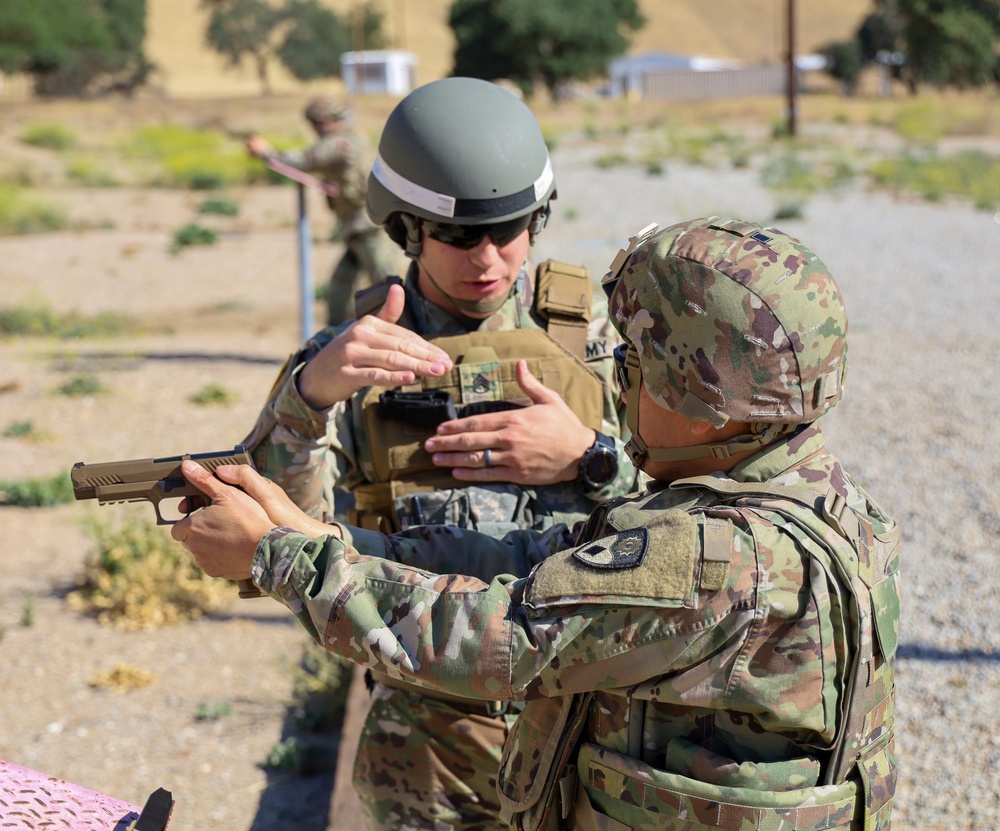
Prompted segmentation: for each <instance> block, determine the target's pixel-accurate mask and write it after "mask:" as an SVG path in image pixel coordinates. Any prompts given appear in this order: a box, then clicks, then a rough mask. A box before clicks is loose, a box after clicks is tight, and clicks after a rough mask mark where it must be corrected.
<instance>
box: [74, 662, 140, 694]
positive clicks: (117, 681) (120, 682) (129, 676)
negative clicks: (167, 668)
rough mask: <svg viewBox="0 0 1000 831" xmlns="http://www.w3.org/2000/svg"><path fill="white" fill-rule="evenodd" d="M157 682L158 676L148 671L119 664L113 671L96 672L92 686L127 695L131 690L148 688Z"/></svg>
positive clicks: (91, 681)
mask: <svg viewBox="0 0 1000 831" xmlns="http://www.w3.org/2000/svg"><path fill="white" fill-rule="evenodd" d="M155 680H156V676H155V675H154V674H153V673H151V672H150V671H149V670H148V669H141V668H140V667H133V666H129V665H128V664H118V665H117V666H116V667H114V668H113V669H106V670H100V671H98V672H95V673H94V676H93V678H91V679H90V686H92V687H97V688H98V689H104V690H111V691H112V692H116V693H127V692H129V691H130V690H138V689H141V688H142V687H148V686H149V685H150V684H152V683H153V682H154V681H155Z"/></svg>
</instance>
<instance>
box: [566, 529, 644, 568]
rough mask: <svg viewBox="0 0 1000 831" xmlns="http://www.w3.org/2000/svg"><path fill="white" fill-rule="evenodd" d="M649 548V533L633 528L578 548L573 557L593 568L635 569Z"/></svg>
mask: <svg viewBox="0 0 1000 831" xmlns="http://www.w3.org/2000/svg"><path fill="white" fill-rule="evenodd" d="M648 547H649V532H648V531H647V530H646V529H645V528H632V529H630V530H628V531H622V532H621V533H620V534H615V535H614V536H613V537H604V538H603V539H600V540H597V541H596V542H593V543H591V544H590V545H585V546H583V548H578V549H576V551H574V552H573V557H574V559H576V560H577V561H578V562H581V563H583V564H584V565H585V566H590V567H591V568H612V569H618V568H635V567H636V566H637V565H640V564H641V563H642V561H643V560H644V559H645V558H646V549H647V548H648Z"/></svg>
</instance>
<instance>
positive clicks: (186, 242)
mask: <svg viewBox="0 0 1000 831" xmlns="http://www.w3.org/2000/svg"><path fill="white" fill-rule="evenodd" d="M218 239H219V235H218V234H217V233H216V232H215V231H213V230H212V229H211V228H206V227H205V226H204V225H199V224H198V223H197V222H189V223H188V224H187V225H184V226H182V227H180V228H178V229H177V230H176V231H175V232H174V237H173V240H172V241H171V243H170V253H171V254H178V253H179V252H180V251H181V250H182V249H184V248H187V247H188V246H190V245H214V244H215V243H216V241H217V240H218Z"/></svg>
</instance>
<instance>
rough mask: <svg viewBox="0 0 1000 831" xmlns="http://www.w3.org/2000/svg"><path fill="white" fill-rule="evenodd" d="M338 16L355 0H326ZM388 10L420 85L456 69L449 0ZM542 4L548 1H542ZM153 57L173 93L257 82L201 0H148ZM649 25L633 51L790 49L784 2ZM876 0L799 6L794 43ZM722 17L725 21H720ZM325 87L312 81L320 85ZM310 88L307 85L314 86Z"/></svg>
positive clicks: (701, 8)
mask: <svg viewBox="0 0 1000 831" xmlns="http://www.w3.org/2000/svg"><path fill="white" fill-rule="evenodd" d="M326 2H327V4H328V5H329V6H330V7H331V8H333V9H334V10H336V11H338V12H340V13H346V12H349V11H350V9H351V8H352V7H354V6H357V5H358V0H326ZM377 2H379V3H380V6H381V8H382V10H383V11H384V13H385V20H386V28H387V33H388V35H389V37H390V39H391V40H392V43H393V46H395V47H397V48H401V49H407V50H409V51H411V52H413V53H415V54H416V55H417V57H418V59H419V65H418V80H419V81H420V82H421V83H425V82H427V81H432V80H434V79H436V78H441V77H444V76H445V75H447V74H449V72H450V70H451V55H452V50H453V46H454V44H453V41H452V36H451V30H450V29H449V28H448V24H447V18H448V9H449V7H450V6H451V0H416V2H415V1H414V0H410V1H409V2H407V0H377ZM541 2H544V0H541ZM148 4H149V20H148V28H149V40H148V45H147V48H148V53H149V57H150V58H151V59H152V60H153V61H154V62H155V63H156V64H157V65H158V66H159V67H160V77H159V79H158V83H159V86H160V88H161V89H162V91H163V92H164V93H166V94H167V95H169V96H171V97H183V98H187V97H211V96H219V95H256V94H257V93H258V92H259V86H258V83H257V79H256V77H255V75H254V72H253V70H252V68H251V67H250V66H249V65H247V66H244V67H241V68H238V69H230V68H228V67H226V66H225V63H224V62H223V60H222V59H221V58H220V57H219V56H217V55H216V54H215V53H213V52H211V51H210V50H208V49H207V48H206V47H205V46H204V44H203V32H204V20H205V13H204V12H203V11H201V10H200V9H199V0H148ZM639 5H640V8H641V9H642V13H643V14H644V15H645V17H646V20H647V23H646V26H645V28H643V29H642V30H641V31H640V32H639V33H637V34H636V36H635V38H634V40H633V44H632V47H631V49H630V52H632V53H642V52H649V51H663V52H675V53H681V54H700V55H707V56H712V57H726V58H737V59H740V60H745V61H750V62H760V61H778V60H781V59H782V55H783V54H784V49H785V46H784V44H785V19H784V16H785V9H786V4H785V3H783V2H779V1H778V0H713V1H712V2H711V3H705V2H702V1H701V0H670V2H663V0H639ZM871 5H872V4H871V0H839V1H838V2H836V3H802V2H800V3H798V4H797V5H796V42H797V47H798V51H799V52H802V53H808V52H810V51H812V50H814V49H816V48H817V47H818V46H820V45H822V44H823V43H826V42H828V41H831V40H837V39H840V38H844V37H846V36H848V35H849V34H850V33H851V32H852V31H853V30H854V29H855V28H856V26H857V23H858V21H859V20H860V18H861V17H863V16H864V15H865V14H866V13H867V12H868V11H869V9H870V8H871ZM719 21H726V23H725V25H720V23H719ZM272 81H273V86H274V90H275V92H278V93H283V92H284V93H288V92H301V91H303V89H304V87H303V85H302V84H299V83H298V82H296V81H295V80H294V79H293V78H291V77H290V76H289V75H288V73H286V72H284V71H282V69H281V67H279V66H275V67H274V71H273V76H272ZM324 86H326V85H325V84H314V85H312V87H315V88H321V87H324ZM309 88H310V87H309V86H306V87H305V89H309Z"/></svg>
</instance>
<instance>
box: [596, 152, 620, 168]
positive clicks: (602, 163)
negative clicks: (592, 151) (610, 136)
mask: <svg viewBox="0 0 1000 831" xmlns="http://www.w3.org/2000/svg"><path fill="white" fill-rule="evenodd" d="M627 164H628V156H626V155H625V154H624V153H619V152H611V153H604V154H602V155H600V156H598V157H597V158H596V159H595V160H594V165H595V166H596V167H597V168H598V169H600V170H610V169H611V168H613V167H622V166H623V165H627Z"/></svg>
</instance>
